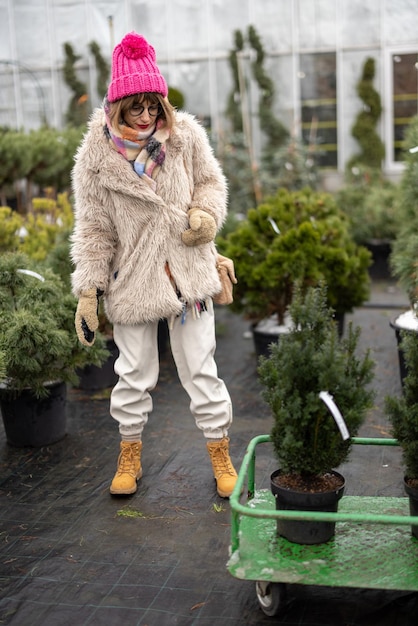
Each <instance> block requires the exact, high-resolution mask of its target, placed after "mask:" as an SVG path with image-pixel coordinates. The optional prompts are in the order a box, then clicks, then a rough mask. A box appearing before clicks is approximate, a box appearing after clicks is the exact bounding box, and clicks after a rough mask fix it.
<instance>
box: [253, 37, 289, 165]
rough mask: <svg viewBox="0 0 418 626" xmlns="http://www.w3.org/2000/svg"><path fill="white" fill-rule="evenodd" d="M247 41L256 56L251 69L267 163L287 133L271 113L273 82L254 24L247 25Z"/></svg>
mask: <svg viewBox="0 0 418 626" xmlns="http://www.w3.org/2000/svg"><path fill="white" fill-rule="evenodd" d="M248 41H249V44H250V46H251V48H252V49H253V50H254V51H255V53H256V58H255V60H254V61H253V63H252V71H253V76H254V78H255V80H256V82H257V85H258V87H259V90H260V101H259V105H258V115H259V118H260V127H261V130H262V131H263V132H264V133H265V135H266V139H267V144H266V146H265V148H264V152H265V154H264V161H265V163H266V164H267V165H268V164H269V162H270V158H269V157H270V156H271V155H272V154H274V152H275V150H277V149H278V148H279V147H280V146H281V145H283V143H284V141H285V140H286V139H287V137H288V135H289V133H288V131H287V130H286V128H285V127H284V126H283V124H282V123H281V122H280V121H279V120H278V119H277V118H276V117H275V115H274V113H273V103H274V95H275V88H274V83H273V81H272V79H271V78H270V77H269V76H268V74H267V73H266V71H265V69H264V58H265V54H264V48H263V45H262V43H261V39H260V37H259V36H258V34H257V31H256V30H255V28H254V26H249V27H248Z"/></svg>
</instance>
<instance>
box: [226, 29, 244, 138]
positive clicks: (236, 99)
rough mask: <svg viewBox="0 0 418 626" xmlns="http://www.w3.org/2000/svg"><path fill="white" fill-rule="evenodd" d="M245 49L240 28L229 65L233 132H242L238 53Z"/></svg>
mask: <svg viewBox="0 0 418 626" xmlns="http://www.w3.org/2000/svg"><path fill="white" fill-rule="evenodd" d="M243 49H244V37H243V34H242V32H241V31H240V30H236V31H235V32H234V48H233V49H232V50H231V51H230V53H229V65H230V67H231V71H232V91H231V93H230V94H229V96H228V102H227V107H226V115H227V117H228V118H229V121H230V122H231V126H232V132H233V133H242V132H243V125H242V111H241V92H240V84H239V70H238V54H240V53H241V52H242V51H243Z"/></svg>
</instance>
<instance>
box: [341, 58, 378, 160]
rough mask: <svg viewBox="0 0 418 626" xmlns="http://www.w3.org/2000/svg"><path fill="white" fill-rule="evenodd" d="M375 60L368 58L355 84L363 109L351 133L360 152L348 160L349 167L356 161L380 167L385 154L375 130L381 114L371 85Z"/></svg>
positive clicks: (376, 95) (375, 92) (376, 96)
mask: <svg viewBox="0 0 418 626" xmlns="http://www.w3.org/2000/svg"><path fill="white" fill-rule="evenodd" d="M374 75H375V61H374V59H372V58H368V59H367V60H366V62H365V63H364V67H363V74H362V77H361V79H360V81H359V82H358V84H357V93H358V96H359V98H360V99H361V100H362V101H363V102H364V105H363V111H361V113H359V114H358V116H357V119H356V122H355V124H354V126H353V128H352V135H353V137H354V138H355V139H356V140H357V141H358V143H359V144H360V148H361V152H360V153H359V154H356V155H355V156H353V157H352V158H351V159H350V161H349V167H352V166H353V165H355V164H356V163H360V164H363V165H367V166H368V167H377V168H381V166H382V160H383V159H384V156H385V147H384V144H383V142H382V140H381V139H380V137H379V135H378V133H377V132H376V125H377V123H378V121H379V119H380V116H381V114H382V104H381V99H380V95H379V94H378V92H377V91H376V90H375V89H374V87H373V79H374Z"/></svg>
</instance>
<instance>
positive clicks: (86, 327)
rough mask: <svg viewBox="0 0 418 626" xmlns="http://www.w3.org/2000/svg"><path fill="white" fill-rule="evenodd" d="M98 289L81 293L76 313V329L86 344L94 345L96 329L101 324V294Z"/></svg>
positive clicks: (82, 341) (78, 335)
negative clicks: (99, 313) (99, 314)
mask: <svg viewBox="0 0 418 626" xmlns="http://www.w3.org/2000/svg"><path fill="white" fill-rule="evenodd" d="M100 295H101V292H100V291H99V290H98V289H88V290H87V291H85V292H84V293H82V294H81V296H80V298H79V301H78V305H77V311H76V313H75V329H76V331H77V337H78V338H79V340H80V341H81V343H82V344H83V345H85V346H92V345H93V344H94V340H95V331H96V330H97V328H98V326H99V318H98V309H99V296H100Z"/></svg>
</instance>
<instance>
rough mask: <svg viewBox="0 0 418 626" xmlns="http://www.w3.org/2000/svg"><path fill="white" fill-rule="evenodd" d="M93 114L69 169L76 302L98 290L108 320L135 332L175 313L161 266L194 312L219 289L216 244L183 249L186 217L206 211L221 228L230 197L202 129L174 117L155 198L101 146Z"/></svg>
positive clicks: (99, 120)
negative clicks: (195, 304)
mask: <svg viewBox="0 0 418 626" xmlns="http://www.w3.org/2000/svg"><path fill="white" fill-rule="evenodd" d="M103 126H104V114H103V111H102V110H101V109H98V110H97V111H95V113H94V114H93V116H92V119H91V121H90V125H89V130H88V133H87V134H86V136H85V138H84V140H83V142H82V144H81V146H80V148H79V150H78V152H77V155H76V161H75V166H74V170H73V190H74V196H75V226H74V232H73V234H72V240H71V256H72V260H73V262H74V264H75V271H74V273H73V275H72V284H73V293H74V294H75V295H76V296H77V297H79V296H80V294H81V293H82V292H83V291H85V290H87V289H91V288H98V289H101V290H103V292H104V299H105V309H106V313H107V316H108V318H109V320H110V321H111V322H113V323H116V324H128V325H133V324H138V323H144V322H149V321H153V320H158V319H162V318H166V317H170V316H171V315H177V314H179V313H180V312H181V309H182V304H181V302H180V301H179V299H178V296H177V295H176V293H175V290H174V289H173V287H172V285H171V283H170V280H169V277H168V275H167V272H166V269H165V266H166V263H168V264H169V267H170V270H171V273H172V276H173V278H174V280H175V281H176V284H177V287H178V290H179V291H180V292H181V295H182V296H183V298H184V299H185V300H186V301H187V302H189V303H193V302H195V301H198V300H204V299H206V298H207V297H208V296H213V295H214V294H216V293H217V292H219V290H220V283H219V278H218V275H217V270H216V249H215V245H214V243H209V244H204V245H201V246H195V247H188V246H186V245H185V244H184V243H183V242H182V239H181V233H182V232H183V231H185V230H187V229H188V228H189V223H188V218H187V211H188V210H189V209H190V208H192V207H197V208H200V209H204V210H205V211H207V212H208V213H210V214H211V215H212V216H213V217H214V218H215V220H216V223H217V226H218V229H219V228H220V227H221V226H222V224H223V222H224V220H225V217H226V202H227V188H226V181H225V178H224V176H223V174H222V171H221V169H220V166H219V164H218V162H217V160H216V159H215V157H214V155H213V151H212V149H211V147H210V144H209V142H208V139H207V135H206V131H205V130H204V128H203V127H202V126H201V125H200V124H199V123H198V122H197V121H196V120H195V119H194V118H193V117H192V116H191V115H189V114H188V113H183V112H177V113H176V124H175V127H174V128H173V130H172V131H171V135H170V138H169V139H168V141H167V143H166V158H165V161H164V165H163V167H162V169H161V170H160V172H159V174H158V177H157V180H156V182H157V189H156V192H154V191H152V190H151V188H150V187H149V186H148V185H147V184H146V182H144V181H142V180H141V178H140V177H139V176H138V175H137V174H136V173H135V172H134V170H133V168H132V166H131V164H130V163H129V162H128V161H127V160H126V159H125V158H124V157H123V156H122V155H120V154H119V153H117V152H115V150H113V149H112V148H111V147H110V145H109V142H108V140H107V138H106V137H105V134H104V131H103Z"/></svg>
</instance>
